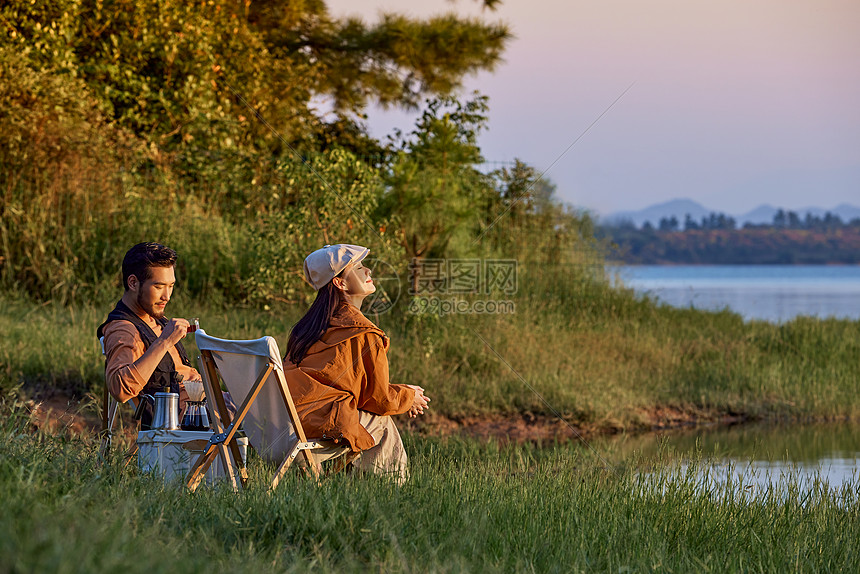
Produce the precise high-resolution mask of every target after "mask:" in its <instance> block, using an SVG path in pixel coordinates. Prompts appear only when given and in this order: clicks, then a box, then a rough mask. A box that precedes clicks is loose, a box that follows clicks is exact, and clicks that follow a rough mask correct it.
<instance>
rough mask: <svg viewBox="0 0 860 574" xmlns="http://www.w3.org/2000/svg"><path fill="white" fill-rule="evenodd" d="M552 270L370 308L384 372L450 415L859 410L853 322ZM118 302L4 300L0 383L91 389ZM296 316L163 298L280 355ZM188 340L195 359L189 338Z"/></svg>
mask: <svg viewBox="0 0 860 574" xmlns="http://www.w3.org/2000/svg"><path fill="white" fill-rule="evenodd" d="M547 275H548V274H537V275H535V276H533V277H529V276H527V275H526V276H524V277H522V278H521V279H520V285H521V289H520V292H519V293H517V295H516V296H515V297H514V298H513V301H514V302H515V304H516V312H515V313H512V314H496V315H447V316H439V315H430V314H421V315H415V314H409V313H406V312H404V311H402V310H400V311H394V312H391V313H388V314H383V315H380V316H378V317H371V318H372V319H374V320H375V321H377V322H378V324H379V325H380V326H381V327H382V328H383V329H385V330H386V332H387V333H388V334H389V336H390V337H391V339H392V345H391V350H390V352H389V358H390V363H391V378H392V381H393V382H402V383H412V384H419V385H421V386H423V387H425V389H427V392H428V394H430V396H431V397H433V412H435V413H438V414H440V415H444V416H447V417H453V418H457V417H464V416H475V415H477V416H481V415H495V416H521V415H523V414H527V413H533V414H543V415H547V416H551V417H552V416H554V412H558V413H561V414H562V416H563V417H564V418H565V419H567V420H568V421H569V422H571V423H574V424H577V425H580V426H582V427H587V428H590V429H593V430H598V431H600V430H612V429H633V428H640V427H648V426H649V425H651V424H653V423H654V422H655V414H654V413H656V412H658V411H660V410H663V409H671V410H672V411H673V412H680V413H687V415H688V416H690V417H692V418H697V417H698V418H712V419H713V418H718V417H720V416H724V415H732V416H734V417H740V418H747V419H773V418H779V419H799V418H818V419H838V418H856V417H857V415H858V414H860V377H857V372H856V365H857V364H860V322H858V321H844V320H834V319H828V320H819V319H813V318H808V317H799V318H797V319H795V320H793V321H790V322H788V323H785V324H780V325H773V324H770V323H765V322H744V321H743V320H742V319H741V318H740V316H738V315H736V314H734V313H731V312H729V311H723V312H717V313H714V312H704V311H698V310H694V309H674V308H671V307H667V306H661V305H657V304H656V303H655V302H653V301H651V300H648V299H642V298H637V297H635V296H634V295H633V294H632V293H631V292H629V291H624V290H617V289H611V288H609V287H608V286H606V285H604V284H601V283H598V282H584V281H582V279H581V277H580V279H579V280H577V281H574V280H571V281H569V282H566V281H564V280H559V278H558V277H557V276H553V277H548V276H547ZM111 305H112V302H104V303H99V304H93V305H77V306H63V305H55V304H45V305H37V304H35V303H31V302H28V301H27V300H25V299H21V298H14V297H11V296H7V297H0V332H2V333H3V338H2V340H0V387H3V388H7V389H9V388H15V387H23V388H25V389H27V390H29V391H30V392H32V391H33V390H36V391H38V390H46V389H60V390H64V391H66V392H71V393H73V394H78V395H86V394H87V393H95V394H97V393H98V392H99V391H100V389H101V388H102V385H103V368H104V366H103V364H104V363H103V358H102V357H101V353H100V349H99V345H98V342H97V340H96V338H95V329H96V326H97V325H98V324H99V323H100V322H101V321H102V320H103V318H104V316H105V315H106V313H107V311H108V309H109V308H110V307H111ZM301 312H302V309H301V308H299V307H298V306H283V307H281V308H278V309H267V310H257V309H250V308H239V307H234V308H229V307H227V308H225V307H222V306H220V305H207V304H206V303H201V302H200V301H192V300H190V299H188V298H185V297H183V296H182V295H179V296H178V297H176V298H175V300H174V301H173V302H172V303H171V314H173V315H175V316H186V317H191V316H194V317H200V320H201V325H202V326H203V328H204V329H206V331H207V332H208V333H210V334H213V335H216V336H222V337H225V338H235V339H241V338H256V337H260V336H262V335H264V334H268V335H272V336H274V337H275V338H276V339H277V341H278V343H279V345H280V347H281V349H282V351H283V349H284V348H285V345H286V340H287V337H288V334H289V330H290V327H291V325H292V324H293V323H294V322H295V321H296V320H297V319H298V317H299V316H300V314H301ZM187 348H188V349H189V354H190V355H191V356H192V358H193V357H196V349H195V348H194V344H193V342H192V341H189V342H188V343H187ZM548 405H549V406H548ZM657 422H659V421H657Z"/></svg>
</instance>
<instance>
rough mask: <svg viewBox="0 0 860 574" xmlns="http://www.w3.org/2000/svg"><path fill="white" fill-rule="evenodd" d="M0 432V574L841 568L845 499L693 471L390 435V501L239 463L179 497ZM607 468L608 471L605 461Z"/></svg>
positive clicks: (120, 468)
mask: <svg viewBox="0 0 860 574" xmlns="http://www.w3.org/2000/svg"><path fill="white" fill-rule="evenodd" d="M3 411H4V416H3V419H2V420H3V422H2V423H0V507H2V508H3V509H4V512H3V513H2V518H0V570H2V571H16V572H28V571H53V572H93V571H98V572H148V573H152V572H203V571H211V570H212V569H224V568H229V569H231V570H235V571H238V572H259V571H278V572H281V571H287V572H304V571H311V570H314V571H322V572H344V571H345V572H364V571H368V570H381V571H391V572H409V571H421V572H451V571H454V572H460V571H470V572H471V571H482V572H535V571H539V572H586V571H600V572H605V571H613V572H617V571H652V570H660V571H667V572H690V571H719V572H734V571H750V570H754V571H794V572H800V571H802V572H815V571H856V570H857V568H858V566H860V556H858V554H857V553H856V552H855V551H853V550H852V548H853V547H854V544H855V541H856V539H857V537H858V535H860V521H858V509H860V506H858V485H857V484H853V485H849V486H847V487H844V488H843V489H842V490H841V491H839V492H834V491H831V490H826V489H823V488H820V489H813V490H811V491H807V490H801V489H800V488H798V487H797V485H796V483H795V482H793V481H792V480H788V481H787V482H786V483H784V484H783V485H782V487H781V489H780V490H779V491H774V492H772V493H765V494H764V495H762V496H758V497H753V496H749V495H747V494H744V493H745V490H744V489H743V488H740V489H738V488H737V485H727V486H721V487H712V488H711V489H703V488H702V487H701V480H700V478H699V476H700V471H701V470H702V469H701V468H700V467H698V466H696V463H694V464H693V465H691V466H689V467H688V468H687V469H686V470H682V471H673V470H671V469H662V470H661V469H660V467H658V468H657V469H656V470H653V469H652V471H651V472H650V473H648V474H645V473H642V472H640V471H638V470H637V469H638V468H639V466H640V463H639V462H637V461H636V460H634V459H628V460H624V461H614V460H613V461H612V462H610V463H609V466H606V465H605V464H604V462H603V461H602V460H599V459H595V458H594V457H593V456H592V455H591V454H589V451H587V450H585V449H582V448H578V447H576V446H572V445H556V446H553V447H551V448H545V449H537V448H534V447H531V446H528V445H526V446H506V447H503V446H499V445H497V444H495V443H477V442H471V441H464V440H454V439H451V440H447V441H443V440H434V439H419V438H417V437H415V436H413V435H406V437H405V438H406V446H407V450H408V452H409V454H410V467H411V478H410V480H409V481H408V482H407V483H406V484H405V485H404V486H402V487H397V486H395V485H393V484H391V483H390V482H387V481H386V480H384V479H381V478H378V477H373V476H361V475H356V474H342V475H337V476H335V477H331V478H330V479H328V480H325V481H324V482H323V483H322V484H321V485H319V486H317V485H315V484H314V483H312V482H311V481H309V480H307V479H305V478H304V477H302V476H301V475H299V474H298V473H295V474H293V473H290V474H288V476H287V477H286V479H285V481H283V482H282V483H281V484H280V485H279V487H278V489H277V490H276V491H275V492H268V491H267V490H266V489H265V488H264V487H263V480H262V478H263V475H264V474H265V473H266V472H271V471H272V468H271V467H267V466H265V465H263V464H262V463H261V462H260V461H259V460H257V459H255V458H253V457H252V459H251V473H252V485H251V486H250V487H249V488H248V489H247V490H245V491H243V492H240V493H238V494H236V493H233V492H231V491H229V490H227V489H225V488H208V487H207V488H202V489H200V490H199V491H198V492H196V493H195V494H189V493H187V492H184V491H182V490H181V489H179V488H176V487H171V486H165V485H163V484H162V483H161V482H159V481H158V480H157V479H155V478H153V477H150V476H147V475H142V474H141V473H140V472H139V471H138V470H137V468H136V467H135V466H134V464H133V463H132V464H130V465H128V466H125V464H124V459H123V457H122V455H121V454H118V455H116V457H114V458H110V459H108V460H100V459H99V457H98V456H97V454H96V446H95V444H94V443H93V441H91V440H87V439H82V438H74V437H68V436H58V437H49V436H45V435H42V434H39V433H38V432H33V431H31V430H29V429H28V424H27V420H26V415H25V414H24V411H23V410H22V409H21V408H20V407H19V406H15V405H10V404H9V400H7V404H6V405H4V407H3ZM607 457H608V458H613V457H612V456H611V453H610V454H609V455H607Z"/></svg>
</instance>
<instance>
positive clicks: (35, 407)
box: [25, 393, 751, 443]
mask: <svg viewBox="0 0 860 574" xmlns="http://www.w3.org/2000/svg"><path fill="white" fill-rule="evenodd" d="M25 405H26V408H27V409H28V412H29V413H30V421H31V424H32V425H33V426H34V427H35V428H39V429H42V430H44V431H45V432H48V433H50V434H58V433H67V434H69V435H72V436H87V435H90V436H94V435H95V434H97V433H98V432H99V430H100V429H101V418H100V415H99V409H100V399H99V401H97V400H96V399H95V398H92V397H90V398H86V399H75V398H72V397H70V396H67V395H64V394H60V393H56V394H53V395H51V396H48V397H44V396H43V397H41V398H36V399H30V400H28V401H26V402H25ZM120 412H121V416H122V430H121V431H120V432H121V434H122V435H124V436H125V437H126V438H127V439H128V440H129V441H133V440H134V437H135V436H136V430H137V426H136V421H134V420H132V418H131V409H130V408H127V407H122V408H121V409H120ZM636 415H637V418H638V422H637V423H636V424H634V425H632V426H626V427H620V426H615V425H613V424H592V425H584V424H577V423H571V422H569V421H564V420H561V419H559V418H557V417H551V416H546V415H540V414H532V413H524V414H520V415H511V416H503V415H484V416H465V417H447V416H444V415H440V414H438V413H432V412H431V413H429V414H428V415H426V416H424V417H422V418H420V419H408V418H406V417H405V416H401V417H399V420H398V424H399V425H400V426H401V428H403V429H407V430H409V431H411V432H414V433H417V434H420V435H423V436H438V437H446V436H461V437H468V438H473V439H478V440H490V439H492V440H496V441H498V442H500V443H510V442H513V443H523V442H532V443H551V442H557V441H567V440H579V439H590V438H593V437H595V436H601V435H611V434H617V433H619V432H649V431H663V430H667V429H675V428H684V427H694V426H697V425H702V424H709V425H711V424H721V425H733V424H738V423H742V422H748V421H749V420H751V419H750V418H749V417H745V416H743V415H740V414H727V413H718V412H714V411H706V410H701V409H695V408H688V409H680V408H676V407H655V408H652V409H642V410H640V411H639V412H637V413H636Z"/></svg>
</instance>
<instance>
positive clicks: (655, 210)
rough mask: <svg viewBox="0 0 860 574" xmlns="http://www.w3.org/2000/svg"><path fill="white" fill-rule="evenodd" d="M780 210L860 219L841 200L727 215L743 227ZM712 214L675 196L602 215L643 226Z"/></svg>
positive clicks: (769, 220) (616, 221)
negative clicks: (826, 205) (824, 205)
mask: <svg viewBox="0 0 860 574" xmlns="http://www.w3.org/2000/svg"><path fill="white" fill-rule="evenodd" d="M780 209H783V210H784V211H794V212H795V213H797V214H798V215H799V216H800V217H801V219H802V218H804V217H806V214H807V213H811V214H812V215H814V216H818V217H823V216H824V214H826V213H827V212H830V213H832V214H833V215H838V216H839V218H840V219H841V220H842V221H843V222H845V223H847V222H849V221H851V220H852V219H857V218H860V207H857V206H855V205H850V204H848V203H841V204H839V205H837V206H836V207H833V208H831V209H824V208H821V207H804V208H802V209H791V210H788V209H785V208H779V207H774V206H772V205H767V204H764V205H760V206H758V207H756V208H755V209H753V210H752V211H748V212H747V213H744V214H742V215H732V214H727V215H731V216H732V217H734V218H735V220H736V221H737V223H738V226H742V225H744V224H745V223H753V224H762V223H764V224H768V223H773V216H774V215H776V212H777V211H779V210H780ZM711 213H720V211H719V210H716V209H709V208H707V207H705V206H703V205H702V204H700V203H697V202H695V201H693V200H692V199H673V200H672V201H667V202H665V203H658V204H656V205H652V206H650V207H646V208H645V209H641V210H639V211H616V212H615V213H611V214H609V215H607V216H606V217H604V218H602V222H603V223H605V224H609V225H617V224H619V223H621V222H623V221H630V222H632V223H633V224H634V225H635V226H636V227H642V225H643V224H644V223H645V222H646V221H650V222H651V225H653V226H654V227H657V225H658V223H659V222H660V220H661V219H663V218H664V217H665V218H670V217H672V216H675V217H676V218H677V219H678V222H679V223H680V224H681V226H682V228H683V225H684V219H685V218H686V216H687V214H689V215H690V217H692V218H693V219H694V220H695V221H697V222H698V221H701V220H702V218H703V217H707V216H708V215H710V214H711Z"/></svg>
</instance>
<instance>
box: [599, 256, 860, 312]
mask: <svg viewBox="0 0 860 574" xmlns="http://www.w3.org/2000/svg"><path fill="white" fill-rule="evenodd" d="M609 272H610V276H611V277H612V279H613V281H614V282H616V283H621V284H623V285H626V286H628V287H632V288H633V289H634V290H635V291H636V292H638V293H643V294H644V293H648V294H650V295H653V296H655V297H657V298H658V299H659V300H660V301H662V302H664V303H667V304H669V305H673V306H676V307H695V308H697V309H705V310H721V309H725V308H728V309H730V310H732V311H734V312H736V313H739V314H740V315H742V316H743V317H744V318H745V319H748V320H749V319H757V320H765V321H772V322H783V321H788V320H790V319H793V318H795V317H797V316H799V315H808V316H814V317H820V318H827V317H836V318H840V319H852V320H858V319H860V266H856V265H846V266H819V265H671V266H667V265H627V266H618V267H612V268H610V270H609Z"/></svg>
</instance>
